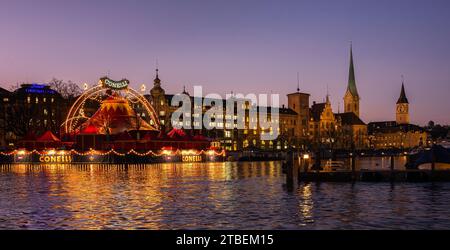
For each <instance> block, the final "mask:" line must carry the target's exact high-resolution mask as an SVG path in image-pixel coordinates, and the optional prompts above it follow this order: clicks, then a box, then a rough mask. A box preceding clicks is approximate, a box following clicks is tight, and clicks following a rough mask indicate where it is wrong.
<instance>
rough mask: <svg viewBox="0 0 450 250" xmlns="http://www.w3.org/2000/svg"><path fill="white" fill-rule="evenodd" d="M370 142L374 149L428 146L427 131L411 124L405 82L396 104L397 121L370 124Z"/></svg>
mask: <svg viewBox="0 0 450 250" xmlns="http://www.w3.org/2000/svg"><path fill="white" fill-rule="evenodd" d="M369 140H370V147H371V148H374V149H408V148H414V147H419V146H425V145H426V143H427V132H426V130H425V129H424V128H421V127H419V126H417V125H414V124H410V123H409V101H408V98H407V97H406V92H405V86H404V83H403V82H402V87H401V91H400V97H399V98H398V100H397V104H396V120H395V121H385V122H372V123H369Z"/></svg>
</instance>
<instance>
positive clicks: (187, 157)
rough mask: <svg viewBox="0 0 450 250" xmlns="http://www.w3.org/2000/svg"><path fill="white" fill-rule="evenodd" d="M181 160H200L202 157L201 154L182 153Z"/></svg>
mask: <svg viewBox="0 0 450 250" xmlns="http://www.w3.org/2000/svg"><path fill="white" fill-rule="evenodd" d="M181 160H182V161H183V162H201V161H203V158H202V156H201V155H183V156H182V158H181Z"/></svg>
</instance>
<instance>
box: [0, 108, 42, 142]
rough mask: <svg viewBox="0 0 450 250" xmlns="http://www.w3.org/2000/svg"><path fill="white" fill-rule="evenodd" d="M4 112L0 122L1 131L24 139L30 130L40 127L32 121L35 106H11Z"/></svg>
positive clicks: (35, 121) (37, 121)
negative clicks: (3, 118) (2, 120)
mask: <svg viewBox="0 0 450 250" xmlns="http://www.w3.org/2000/svg"><path fill="white" fill-rule="evenodd" d="M5 111H6V112H5V120H4V122H1V124H2V129H3V130H5V131H11V132H12V133H13V134H14V135H15V136H17V137H24V136H25V135H26V134H27V133H28V131H30V129H31V128H36V127H39V125H40V121H39V120H36V119H34V117H35V113H36V112H37V108H36V106H35V105H31V106H26V105H11V106H8V107H7V108H6V110H5ZM33 132H35V133H37V132H41V131H33Z"/></svg>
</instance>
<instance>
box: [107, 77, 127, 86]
mask: <svg viewBox="0 0 450 250" xmlns="http://www.w3.org/2000/svg"><path fill="white" fill-rule="evenodd" d="M100 82H101V84H102V86H103V87H108V88H110V89H126V88H128V84H130V81H128V80H127V79H122V80H120V81H114V80H111V79H109V78H107V77H104V78H101V79H100Z"/></svg>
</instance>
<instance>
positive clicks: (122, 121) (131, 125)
mask: <svg viewBox="0 0 450 250" xmlns="http://www.w3.org/2000/svg"><path fill="white" fill-rule="evenodd" d="M81 128H82V130H81V131H82V133H83V132H84V131H85V132H87V133H93V131H95V133H98V134H119V133H122V132H125V131H131V130H144V131H149V130H156V128H155V127H153V126H151V125H150V124H148V123H147V122H146V121H145V120H144V119H142V117H140V116H138V115H137V114H136V112H135V111H134V110H133V109H132V108H131V106H130V105H129V103H128V101H127V100H126V99H125V98H123V97H121V96H119V95H118V94H116V93H114V94H112V95H111V96H109V97H108V98H107V99H106V100H103V102H102V103H101V106H100V108H99V109H98V110H97V112H96V113H95V114H94V115H93V116H92V117H91V118H89V120H87V121H86V122H85V123H83V124H82V125H81ZM83 130H84V131H83Z"/></svg>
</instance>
